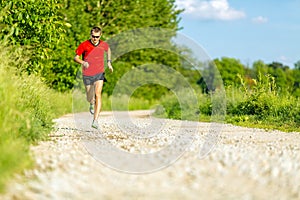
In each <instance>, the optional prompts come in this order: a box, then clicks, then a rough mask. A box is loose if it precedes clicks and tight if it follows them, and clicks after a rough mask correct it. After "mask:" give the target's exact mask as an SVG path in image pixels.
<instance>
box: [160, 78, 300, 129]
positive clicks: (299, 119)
mask: <svg viewBox="0 0 300 200" xmlns="http://www.w3.org/2000/svg"><path fill="white" fill-rule="evenodd" d="M274 82H275V81H274V79H273V78H272V77H270V76H265V77H263V78H259V79H258V80H254V83H255V84H254V86H253V87H252V88H248V87H246V86H245V84H244V83H243V82H242V83H241V85H240V86H239V87H227V88H226V99H223V101H224V102H226V117H225V119H224V122H225V123H231V124H235V125H239V126H245V127H253V128H254V127H255V128H263V129H268V130H272V129H276V130H281V131H285V132H293V131H296V132H300V99H299V98H296V97H293V96H291V95H290V94H289V93H287V92H284V93H283V92H281V93H280V92H278V90H277V88H276V85H275V83H274ZM212 95H216V94H201V93H199V94H198V103H199V111H198V112H199V116H200V117H199V120H200V121H210V116H211V115H212V112H213V111H212V110H213V105H212V103H211V102H212ZM215 99H217V98H215ZM221 101H222V99H221ZM161 104H162V107H163V108H164V110H165V111H164V112H165V113H166V115H167V116H168V117H169V118H174V119H184V118H182V116H181V107H180V105H179V102H178V100H177V99H176V97H174V96H173V97H171V96H168V97H165V98H164V99H163V101H162V103H161ZM196 114H198V113H197V112H194V115H196Z"/></svg>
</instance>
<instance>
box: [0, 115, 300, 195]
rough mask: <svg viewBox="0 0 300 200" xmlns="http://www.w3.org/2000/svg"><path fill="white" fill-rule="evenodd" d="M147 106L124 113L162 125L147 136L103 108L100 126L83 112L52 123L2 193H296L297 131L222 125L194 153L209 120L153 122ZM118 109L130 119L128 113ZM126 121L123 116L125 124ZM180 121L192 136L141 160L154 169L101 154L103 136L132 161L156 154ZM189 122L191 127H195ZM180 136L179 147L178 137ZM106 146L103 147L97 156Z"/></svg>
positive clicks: (299, 167) (141, 123) (140, 122)
mask: <svg viewBox="0 0 300 200" xmlns="http://www.w3.org/2000/svg"><path fill="white" fill-rule="evenodd" d="M148 114H149V113H147V112H145V111H139V112H131V113H130V115H131V116H132V117H133V118H132V120H133V121H135V122H134V123H136V126H137V127H139V128H140V129H141V130H142V129H143V127H147V126H149V124H150V126H153V127H154V128H153V130H156V132H158V131H157V130H160V131H159V132H160V133H159V134H158V135H157V136H153V137H151V138H150V139H149V137H148V138H145V137H134V138H132V137H129V136H128V134H127V133H124V130H122V129H119V128H118V123H120V122H121V121H122V117H120V118H119V121H116V120H115V118H114V116H113V115H112V113H110V112H103V113H102V114H101V119H100V122H101V134H99V132H98V133H97V132H95V131H93V130H91V129H90V128H89V126H90V120H91V116H90V115H89V114H88V113H80V114H77V115H76V116H75V120H74V115H66V116H64V117H61V118H59V119H57V120H56V126H57V131H56V132H54V133H53V134H52V135H51V140H50V141H45V142H41V143H40V144H39V145H37V146H33V147H32V152H33V154H34V156H35V159H36V167H35V169H33V170H30V171H26V172H25V177H21V176H18V177H16V179H15V180H14V181H12V182H11V183H10V184H9V186H8V190H7V193H6V194H4V195H2V196H0V199H16V200H19V199H20V200H24V199H25V200H26V199H30V200H31V199H38V200H40V199H59V200H60V199H72V200H73V199H78V200H79V199H80V200H81V199H300V134H299V133H282V132H278V131H272V132H265V131H263V130H260V129H250V128H241V127H236V126H232V125H223V126H222V129H220V131H219V134H218V135H217V136H218V138H219V139H220V140H219V142H218V144H217V145H216V147H215V148H214V149H213V151H212V152H211V153H210V154H208V155H207V156H205V157H203V158H201V159H200V158H199V152H200V150H201V147H203V144H204V143H205V141H206V137H207V135H209V131H210V129H211V127H212V125H211V124H209V123H191V124H188V126H186V125H182V124H181V125H180V121H176V120H162V119H161V120H159V121H156V122H159V123H158V124H159V125H162V126H160V127H158V129H156V128H157V127H155V124H154V125H153V124H152V125H151V123H152V121H151V120H153V119H152V118H151V117H150V118H149V116H148ZM77 117H78V118H77ZM123 117H124V119H128V118H126V115H125V116H123ZM78 119H80V120H78ZM149 120H150V121H149ZM127 123H128V121H126V120H124V123H123V125H124V124H125V125H126V124H127ZM180 126H181V127H183V126H186V127H185V128H184V131H183V132H185V131H186V132H187V133H190V134H192V135H193V142H192V143H191V145H189V146H188V148H187V149H186V151H185V153H184V154H183V156H182V157H180V158H179V159H178V160H177V161H176V162H174V163H173V160H172V159H170V160H169V162H170V163H169V164H168V162H166V163H167V164H166V163H164V162H165V161H166V160H168V158H166V157H163V158H160V159H158V158H157V160H155V159H154V162H153V163H152V164H153V166H152V165H151V166H150V164H149V166H148V167H149V168H145V169H146V170H149V169H150V170H151V169H155V170H153V172H151V173H142V172H143V170H145V169H144V168H143V167H144V166H145V165H148V163H147V162H148V161H147V160H145V163H143V164H144V165H143V164H141V163H140V165H136V163H130V162H129V163H127V164H126V163H125V164H124V165H120V162H123V161H124V158H122V156H121V157H117V156H119V154H116V157H114V159H112V160H113V161H114V162H115V163H114V162H112V165H110V164H108V163H107V162H101V160H102V161H105V159H106V157H101V156H102V155H107V157H109V156H110V149H105V148H102V147H103V146H105V143H104V141H110V143H111V144H113V145H114V147H116V148H117V149H121V150H122V151H123V152H127V153H128V155H134V156H135V157H134V158H132V159H133V160H131V161H134V159H135V158H137V157H138V156H139V155H141V154H142V155H145V154H147V153H153V155H155V152H157V151H158V150H164V146H166V145H167V144H170V141H171V142H172V139H174V138H175V136H174V134H175V133H176V131H175V129H176V128H174V127H180ZM195 126H196V127H197V130H196V129H193V128H195ZM127 128H128V130H129V131H130V132H131V133H132V132H134V131H136V130H134V129H130V127H129V125H128V127H127ZM195 130H196V131H195ZM154 132H155V131H154ZM154 132H153V133H154ZM148 136H149V135H148ZM180 141H181V142H182V141H183V140H180ZM185 142H188V140H187V141H185ZM95 144H96V145H95ZM178 144H180V145H181V146H180V147H184V142H182V143H178ZM93 145H94V146H93ZM212 145H213V144H212ZM95 146H96V147H97V148H96V149H92V147H95ZM104 150H107V152H104V153H103V154H101V156H99V155H98V154H99V152H103V151H104ZM172 152H174V151H172ZM97 156H98V157H97ZM125 156H127V154H126V155H125ZM116 159H117V160H116ZM116 161H120V162H116ZM174 161H175V160H174ZM149 163H150V162H149ZM155 164H161V165H162V167H161V169H160V170H157V169H158V168H157V166H155ZM138 166H139V167H140V168H138ZM118 167H119V168H118ZM130 167H131V168H130ZM135 167H136V168H135ZM151 167H153V168H151ZM155 167H156V168H155ZM112 168H115V169H112ZM131 169H132V171H130V170H131ZM126 170H129V172H134V170H135V171H136V172H138V174H132V173H126V172H124V171H126ZM122 171H123V172H122Z"/></svg>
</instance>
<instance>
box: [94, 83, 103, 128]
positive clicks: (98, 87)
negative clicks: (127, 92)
mask: <svg viewBox="0 0 300 200" xmlns="http://www.w3.org/2000/svg"><path fill="white" fill-rule="evenodd" d="M103 83H104V81H103V80H99V81H96V82H95V83H94V85H95V113H94V121H96V122H97V120H98V117H99V114H100V111H101V106H102V88H103ZM93 124H94V122H93ZM95 126H96V125H95ZM95 126H93V127H94V128H95Z"/></svg>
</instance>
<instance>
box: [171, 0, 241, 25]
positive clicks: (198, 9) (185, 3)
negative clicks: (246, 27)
mask: <svg viewBox="0 0 300 200" xmlns="http://www.w3.org/2000/svg"><path fill="white" fill-rule="evenodd" d="M176 5H177V6H178V8H180V9H182V8H183V9H185V11H184V12H183V13H184V14H186V15H189V16H192V17H195V18H198V19H203V20H235V19H241V18H244V17H245V16H246V14H245V13H244V12H243V11H238V10H235V9H234V8H231V7H230V5H229V3H228V1H227V0H205V1H204V0H176Z"/></svg>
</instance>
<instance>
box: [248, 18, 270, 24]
mask: <svg viewBox="0 0 300 200" xmlns="http://www.w3.org/2000/svg"><path fill="white" fill-rule="evenodd" d="M268 21H269V20H268V18H266V17H262V16H258V17H254V18H252V22H253V23H255V24H264V23H267V22H268Z"/></svg>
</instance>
